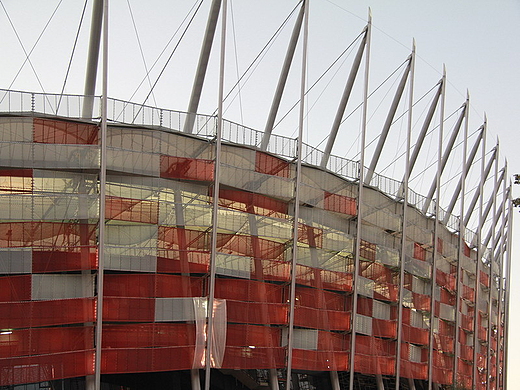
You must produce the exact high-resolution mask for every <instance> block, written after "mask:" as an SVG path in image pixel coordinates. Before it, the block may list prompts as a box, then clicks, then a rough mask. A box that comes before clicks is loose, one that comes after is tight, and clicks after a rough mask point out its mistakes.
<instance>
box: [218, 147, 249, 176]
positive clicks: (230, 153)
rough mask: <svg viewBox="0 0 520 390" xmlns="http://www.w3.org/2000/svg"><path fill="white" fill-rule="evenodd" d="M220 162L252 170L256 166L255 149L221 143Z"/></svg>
mask: <svg viewBox="0 0 520 390" xmlns="http://www.w3.org/2000/svg"><path fill="white" fill-rule="evenodd" d="M220 162H221V163H222V164H224V165H229V166H232V167H239V168H241V169H244V170H249V171H254V170H255V168H256V151H255V150H253V149H248V148H238V147H232V146H228V145H222V153H221V156H220Z"/></svg>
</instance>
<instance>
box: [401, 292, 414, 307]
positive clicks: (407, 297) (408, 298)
mask: <svg viewBox="0 0 520 390" xmlns="http://www.w3.org/2000/svg"><path fill="white" fill-rule="evenodd" d="M403 306H406V307H413V306H414V305H413V294H412V292H411V291H410V290H407V289H406V288H404V289H403Z"/></svg>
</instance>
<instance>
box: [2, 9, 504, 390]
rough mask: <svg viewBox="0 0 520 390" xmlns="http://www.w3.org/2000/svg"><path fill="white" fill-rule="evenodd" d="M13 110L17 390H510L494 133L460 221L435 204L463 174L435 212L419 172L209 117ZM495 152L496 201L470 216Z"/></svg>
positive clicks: (6, 219)
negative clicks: (415, 180) (412, 181)
mask: <svg viewBox="0 0 520 390" xmlns="http://www.w3.org/2000/svg"><path fill="white" fill-rule="evenodd" d="M214 3H219V2H218V1H215V2H214ZM302 9H303V7H302ZM217 13H218V9H217ZM302 14H303V13H302ZM210 19H211V18H210ZM300 22H301V21H300ZM296 30H298V29H295V31H296ZM369 32H370V24H369V26H368V27H367V29H365V31H364V34H365V39H364V40H363V42H362V43H361V45H360V51H359V58H361V57H362V56H363V50H365V56H366V52H367V51H368V50H367V46H368V43H369V39H370V36H369ZM206 39H209V40H211V39H212V38H211V37H210V38H208V37H206ZM413 58H414V57H413V56H411V57H410V61H409V66H408V69H407V72H408V73H406V75H405V77H403V80H404V81H406V79H407V77H410V75H411V74H412V73H411V72H412V71H413ZM357 66H359V63H358V64H357ZM353 67H355V64H354V65H353ZM356 71H357V69H356ZM353 73H355V72H353ZM352 77H354V78H355V74H354V76H352ZM444 85H445V79H443V80H441V82H440V83H439V85H438V93H437V95H436V99H434V102H433V103H432V107H431V110H432V115H433V112H435V110H438V111H439V110H441V108H440V106H439V102H441V101H442V98H443V94H444V88H443V86H444ZM403 87H404V84H403ZM199 93H200V91H199ZM401 93H402V90H401ZM1 94H2V96H3V98H2V103H1V104H0V109H1V111H2V112H1V114H0V202H1V206H0V313H1V316H0V318H1V320H0V321H1V325H0V328H1V330H0V351H1V354H0V386H1V388H2V389H24V388H25V389H33V388H56V389H61V388H63V389H65V388H70V389H73V388H74V389H75V388H87V389H90V388H104V389H105V388H106V389H115V388H117V389H120V388H125V389H142V388H159V387H161V388H162V387H165V386H168V387H171V388H189V387H190V386H191V387H192V388H194V389H197V388H200V387H201V386H204V385H206V386H211V388H214V389H231V388H237V389H239V388H240V389H241V388H244V389H247V388H249V389H261V388H270V389H288V388H289V386H290V385H289V383H291V386H292V388H293V389H298V388H301V389H329V388H331V389H335V390H338V389H351V390H352V389H354V388H355V389H358V388H366V389H370V388H373V389H394V388H396V386H398V387H399V388H402V389H432V388H434V389H435V388H437V389H441V388H442V389H447V388H461V389H471V388H476V389H482V390H484V389H486V390H490V389H503V388H505V374H506V352H507V348H506V347H507V327H506V324H507V312H508V293H509V288H508V287H509V285H508V283H509V275H508V273H509V269H510V267H509V265H508V264H509V263H510V258H511V254H510V252H511V250H510V234H511V227H510V226H511V224H510V221H511V210H512V209H511V203H510V187H508V186H510V184H509V183H508V180H507V172H506V170H505V169H502V170H500V171H499V169H498V148H495V149H493V150H492V152H493V153H491V157H488V158H486V156H488V155H489V151H487V150H485V149H486V148H485V138H486V136H485V125H484V126H483V127H482V129H481V132H480V136H479V139H478V140H477V142H476V145H475V147H474V150H472V151H471V152H469V153H466V152H465V154H464V161H468V163H466V164H464V167H463V169H462V171H463V173H462V174H461V177H460V180H459V188H458V190H457V191H458V192H457V191H455V195H454V198H456V199H458V200H457V202H458V203H457V204H460V203H462V207H461V210H462V212H461V215H458V216H455V215H453V214H454V213H453V205H454V204H455V203H454V202H453V204H451V205H450V206H451V207H448V210H449V209H450V208H451V210H449V211H447V210H444V209H443V208H441V205H440V204H439V203H438V202H436V201H435V200H434V199H432V196H433V195H434V193H435V191H436V189H437V188H439V183H440V177H441V173H442V170H443V168H444V166H443V163H444V164H445V161H444V159H445V158H446V159H447V158H448V156H447V155H446V153H448V152H445V153H444V154H443V153H440V157H439V166H438V169H437V180H436V181H435V180H434V183H435V185H434V187H433V191H434V192H433V193H431V194H429V195H428V196H421V195H418V194H416V193H415V192H413V191H412V190H411V189H410V188H408V178H409V173H410V171H411V165H412V164H410V163H409V164H407V169H406V170H407V172H405V175H404V176H405V178H404V179H403V180H393V179H389V178H386V177H383V176H380V175H378V174H377V173H376V172H375V171H374V167H375V164H377V160H374V159H373V160H372V164H370V167H368V168H365V166H364V160H363V158H362V159H361V160H360V161H352V160H348V159H345V158H341V157H336V156H332V155H330V150H328V151H327V150H326V151H324V152H323V151H320V150H318V149H316V148H313V147H311V146H309V145H306V144H304V143H303V142H302V141H301V137H300V138H296V139H291V138H287V137H282V136H277V135H274V134H270V131H257V130H253V129H250V128H247V127H245V126H243V125H241V124H236V123H233V122H228V121H225V120H223V119H222V116H221V115H218V116H205V115H201V114H195V112H196V109H195V110H193V109H192V108H193V107H190V110H189V112H188V113H184V112H177V111H171V110H166V109H159V108H155V107H149V106H144V105H137V104H132V103H129V102H125V101H119V100H115V99H108V98H107V99H102V98H97V97H96V98H94V99H91V98H89V97H85V96H71V95H49V94H38V93H29V92H18V91H7V90H2V91H1ZM195 95H196V94H195ZM396 96H397V101H399V99H400V95H399V94H398V93H397V94H396ZM347 98H348V97H347ZM192 101H193V99H192ZM468 104H469V103H467V102H466V105H465V106H464V107H463V109H462V110H461V112H460V120H459V122H460V123H458V124H457V125H456V127H457V126H458V129H457V131H458V130H459V129H460V128H463V127H464V125H465V126H466V128H467V111H468V109H469V108H468V107H469V106H468ZM85 106H86V107H88V106H93V107H101V112H102V114H101V120H100V119H99V118H97V119H96V118H94V119H90V117H91V116H92V115H90V116H88V115H87V116H85V111H84V107H85ZM82 107H83V112H81V108H82ZM394 113H395V112H394ZM342 114H343V113H341V115H342ZM275 115H276V114H275ZM341 115H340V117H341ZM340 119H341V118H340ZM430 121H431V118H430ZM389 122H390V123H391V119H390V121H389ZM389 126H390V125H388V127H389ZM429 126H430V122H428V123H425V126H424V127H425V128H426V129H428V127H429ZM441 128H442V126H441ZM385 131H386V134H388V129H386V130H385V129H383V130H382V136H381V140H382V144H384V142H385V141H384V138H385V137H386V134H384V133H385ZM383 134H384V136H383ZM331 138H333V137H331ZM441 138H442V137H441ZM466 138H467V134H466ZM332 142H333V141H332ZM444 147H445V145H443V148H444ZM447 149H449V147H448V148H447ZM465 149H466V148H465ZM468 149H469V148H468ZM477 149H480V150H481V152H482V164H481V165H482V167H481V170H482V182H484V181H485V180H486V178H487V177H488V175H490V171H492V169H493V168H494V173H492V172H491V175H494V176H493V183H494V185H493V196H492V197H491V199H490V200H489V201H486V199H483V198H484V194H483V192H484V187H483V184H482V185H481V186H480V187H478V188H477V189H475V190H474V191H473V193H470V194H469V195H467V198H468V199H467V202H466V204H465V202H464V201H463V200H462V201H461V199H463V198H464V196H460V195H459V194H461V193H462V194H466V193H468V192H469V191H468V190H465V188H464V183H465V175H466V173H467V169H469V166H470V165H471V162H470V161H469V160H470V159H473V158H474V157H475V154H476V151H477ZM408 150H409V156H408V161H409V162H410V161H413V155H412V152H413V151H417V152H419V150H420V146H418V147H416V148H415V149H413V150H412V148H411V147H410V146H409V147H408ZM448 155H449V153H448ZM374 161H375V162H374ZM499 192H500V193H501V196H500V197H499V196H498V194H499ZM473 212H475V214H476V213H478V214H479V216H478V218H477V220H478V221H479V225H478V226H480V228H477V229H476V230H475V231H471V230H469V229H468V228H467V227H466V224H467V223H468V220H469V219H470V218H471V214H472V213H473ZM473 217H474V216H473ZM485 221H488V223H487V224H486V227H487V230H485V231H483V228H482V227H483V226H484V225H485V224H484V222H485ZM489 221H491V222H489ZM210 308H211V310H210ZM208 313H209V314H208ZM208 340H211V341H210V342H208ZM201 382H202V383H203V385H201ZM157 383H160V385H158V384H157Z"/></svg>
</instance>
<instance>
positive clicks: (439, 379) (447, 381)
mask: <svg viewBox="0 0 520 390" xmlns="http://www.w3.org/2000/svg"><path fill="white" fill-rule="evenodd" d="M433 382H436V383H439V384H441V385H451V384H452V383H453V370H448V369H445V368H439V367H433Z"/></svg>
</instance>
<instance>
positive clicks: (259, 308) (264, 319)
mask: <svg viewBox="0 0 520 390" xmlns="http://www.w3.org/2000/svg"><path fill="white" fill-rule="evenodd" d="M226 305H227V315H228V322H238V323H243V324H279V325H283V324H286V323H287V309H288V308H287V305H286V304H282V303H256V302H240V301H232V300H227V301H226Z"/></svg>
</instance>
